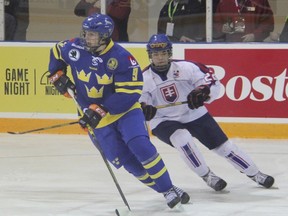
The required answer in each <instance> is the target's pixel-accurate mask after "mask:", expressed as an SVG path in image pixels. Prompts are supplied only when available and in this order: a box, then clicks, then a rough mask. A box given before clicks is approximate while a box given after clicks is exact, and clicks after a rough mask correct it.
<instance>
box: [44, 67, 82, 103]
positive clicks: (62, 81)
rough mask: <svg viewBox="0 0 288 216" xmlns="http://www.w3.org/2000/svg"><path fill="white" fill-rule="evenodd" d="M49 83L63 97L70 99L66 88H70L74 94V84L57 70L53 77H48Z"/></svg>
mask: <svg viewBox="0 0 288 216" xmlns="http://www.w3.org/2000/svg"><path fill="white" fill-rule="evenodd" d="M48 79H49V81H50V82H51V83H52V84H53V85H54V86H55V88H56V89H57V90H58V91H59V92H60V93H61V94H62V95H64V96H65V97H68V98H71V96H70V95H69V93H68V92H67V88H70V89H72V90H73V91H74V93H75V89H76V88H75V85H74V83H73V82H72V81H71V80H70V78H69V77H68V76H66V74H65V73H64V72H63V71H61V70H59V71H57V72H56V73H55V74H53V75H49V76H48Z"/></svg>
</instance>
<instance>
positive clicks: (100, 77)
mask: <svg viewBox="0 0 288 216" xmlns="http://www.w3.org/2000/svg"><path fill="white" fill-rule="evenodd" d="M113 28H114V23H113V21H112V19H111V18H110V17H109V16H107V15H103V14H93V15H91V16H89V17H87V18H86V19H85V20H84V21H83V24H82V33H81V37H80V38H74V39H72V40H65V41H61V42H59V43H57V44H56V45H55V46H54V47H53V48H52V49H51V52H50V63H49V72H50V75H49V80H50V81H51V83H53V84H54V86H55V87H56V88H57V89H58V91H59V92H60V93H62V94H64V95H65V96H69V94H68V93H67V89H68V88H69V89H72V90H73V91H74V92H75V95H76V100H77V102H78V104H79V105H80V106H81V109H82V111H83V113H84V115H83V116H82V117H81V118H80V120H79V124H80V125H81V127H82V128H83V129H85V128H86V127H87V125H89V126H90V127H91V128H93V132H94V134H95V136H96V137H97V140H98V141H99V145H100V147H101V149H102V150H103V152H104V154H105V157H106V158H107V159H108V160H109V161H110V162H111V163H112V164H113V165H114V166H115V167H116V168H120V167H121V166H123V167H124V168H125V169H126V170H127V171H128V172H129V173H131V174H133V175H134V176H135V177H136V178H137V179H138V180H139V181H141V182H142V183H144V184H145V185H147V186H149V187H150V188H152V189H154V190H155V191H157V192H159V193H163V195H164V197H165V198H166V201H167V204H168V206H169V207H170V208H173V207H174V206H175V205H177V204H178V203H180V202H181V203H182V204H185V203H188V201H189V195H188V194H187V193H186V192H184V191H183V190H182V189H180V188H178V187H176V186H173V184H172V182H171V180H170V177H169V173H168V171H167V169H166V167H165V164H164V162H163V160H162V159H161V157H160V155H159V154H158V152H157V150H156V148H155V147H154V145H153V144H152V143H151V142H150V140H149V134H148V132H147V129H146V127H145V123H144V122H145V119H144V115H143V113H142V110H141V105H140V103H139V102H138V100H139V98H140V95H141V93H142V86H143V77H142V71H141V69H140V67H139V64H138V62H137V61H136V59H135V58H134V57H133V56H132V55H131V54H130V53H129V52H128V51H127V50H126V49H124V48H123V47H121V46H120V45H119V44H117V43H114V42H113V41H112V39H111V35H112V32H113ZM67 66H70V68H71V72H72V76H73V82H72V81H71V80H70V79H69V77H68V76H67V75H66V72H65V71H66V67H67ZM92 141H93V139H92Z"/></svg>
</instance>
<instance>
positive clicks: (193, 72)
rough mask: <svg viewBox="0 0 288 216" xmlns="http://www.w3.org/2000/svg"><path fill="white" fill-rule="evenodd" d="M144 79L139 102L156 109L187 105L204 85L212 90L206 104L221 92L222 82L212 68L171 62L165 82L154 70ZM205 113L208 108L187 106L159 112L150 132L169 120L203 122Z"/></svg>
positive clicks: (146, 74) (152, 120)
mask: <svg viewBox="0 0 288 216" xmlns="http://www.w3.org/2000/svg"><path fill="white" fill-rule="evenodd" d="M143 77H144V86H143V93H142V96H141V97H140V100H139V101H140V102H144V103H146V104H147V105H152V106H160V105H165V104H173V103H176V102H183V101H187V95H188V94H189V93H190V92H191V91H192V90H193V89H195V88H196V87H197V86H200V85H203V84H207V85H209V86H211V87H210V99H209V101H207V102H206V103H211V102H212V101H214V100H215V99H216V98H217V96H218V95H219V92H220V82H219V81H218V80H217V78H216V77H215V74H214V73H213V69H212V68H207V67H206V66H204V65H202V64H198V63H197V64H196V63H192V62H189V61H184V60H183V61H176V60H172V61H171V66H170V69H169V71H168V73H167V79H166V80H162V79H161V77H160V76H159V75H158V74H157V73H155V72H153V70H152V69H151V67H150V66H149V67H148V68H147V69H146V70H144V71H143ZM205 113H207V109H206V107H205V106H202V107H199V108H198V109H194V110H192V109H190V108H189V107H188V105H187V104H182V105H177V106H170V107H165V108H159V109H158V110H157V112H156V115H155V117H154V118H153V119H151V120H150V122H149V124H150V128H151V129H154V128H155V127H156V126H157V125H158V124H159V123H161V122H163V121H168V120H170V121H178V122H182V123H187V122H191V121H193V120H195V119H198V118H200V117H201V116H203V115H204V114H205Z"/></svg>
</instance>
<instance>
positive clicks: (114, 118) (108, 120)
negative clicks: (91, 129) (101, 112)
mask: <svg viewBox="0 0 288 216" xmlns="http://www.w3.org/2000/svg"><path fill="white" fill-rule="evenodd" d="M140 108H141V105H140V103H139V102H136V103H135V104H134V105H133V106H132V107H131V108H130V109H129V110H127V111H126V112H123V113H120V114H117V115H111V114H110V113H107V115H106V116H104V118H102V119H101V121H100V122H99V124H98V125H97V127H96V128H102V127H105V126H107V125H109V124H112V123H113V122H115V121H117V120H118V119H119V118H121V117H122V116H123V115H125V114H126V113H128V112H130V111H131V110H134V109H140Z"/></svg>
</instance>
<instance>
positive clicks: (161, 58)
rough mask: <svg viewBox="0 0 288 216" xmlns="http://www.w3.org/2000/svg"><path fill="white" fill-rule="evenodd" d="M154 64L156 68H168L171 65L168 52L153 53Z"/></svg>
mask: <svg viewBox="0 0 288 216" xmlns="http://www.w3.org/2000/svg"><path fill="white" fill-rule="evenodd" d="M151 60H152V63H153V64H154V65H155V66H156V67H159V66H160V67H161V66H166V65H168V64H169V53H168V50H164V51H159V52H152V53H151Z"/></svg>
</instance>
